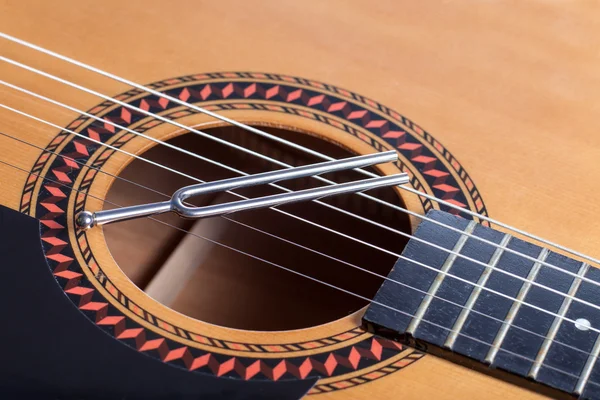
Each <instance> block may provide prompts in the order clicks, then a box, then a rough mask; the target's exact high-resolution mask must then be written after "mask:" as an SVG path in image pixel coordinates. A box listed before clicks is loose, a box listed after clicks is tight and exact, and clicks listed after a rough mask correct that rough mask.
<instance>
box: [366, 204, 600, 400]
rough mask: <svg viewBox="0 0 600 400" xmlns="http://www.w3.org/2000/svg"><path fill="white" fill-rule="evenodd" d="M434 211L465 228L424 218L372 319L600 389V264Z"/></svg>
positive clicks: (521, 370) (497, 364) (542, 379)
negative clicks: (553, 250) (596, 266)
mask: <svg viewBox="0 0 600 400" xmlns="http://www.w3.org/2000/svg"><path fill="white" fill-rule="evenodd" d="M427 217H428V218H430V219H432V220H435V221H438V222H440V223H442V224H444V225H449V226H451V227H453V228H455V229H457V230H459V231H460V232H458V231H453V230H450V229H448V228H445V227H443V226H440V225H439V224H436V223H434V222H431V221H427V220H425V221H423V222H422V223H421V224H420V225H419V226H418V228H417V230H416V232H415V237H416V239H414V238H413V239H411V240H410V241H409V243H408V244H407V246H406V247H405V249H404V251H403V253H402V257H401V258H400V259H399V260H398V261H397V263H396V265H395V266H394V268H393V270H392V271H391V272H390V274H389V276H388V278H389V279H388V280H386V281H385V282H384V284H383V285H382V287H381V288H380V289H379V291H378V292H377V295H376V296H375V299H374V302H373V303H372V304H371V305H370V306H369V308H368V310H367V312H366V314H365V316H364V319H363V321H364V323H365V325H366V326H367V327H368V328H369V329H371V330H374V331H375V332H376V333H379V334H382V335H388V336H389V335H391V336H394V337H396V338H402V337H404V338H406V339H407V340H408V339H412V340H415V339H416V341H417V342H421V343H425V344H431V345H435V346H437V347H440V348H442V349H447V350H451V351H452V352H455V353H457V354H459V355H461V356H465V357H468V358H471V359H474V360H477V361H479V362H481V363H484V364H487V365H489V366H490V367H492V368H497V369H501V370H505V371H509V372H511V373H514V374H516V375H519V376H521V377H526V378H530V379H532V380H534V381H536V382H539V383H542V384H545V385H548V386H550V387H553V388H556V389H559V390H562V391H564V392H567V393H570V394H575V395H580V396H581V397H582V398H593V399H600V364H599V363H597V362H596V361H597V358H598V356H599V354H600V336H599V334H598V330H600V269H596V268H593V267H590V266H589V265H588V264H585V263H582V262H580V261H576V260H573V259H571V258H568V257H565V256H563V255H560V254H557V253H555V252H552V251H549V250H548V249H545V248H542V247H539V246H536V245H534V244H532V243H528V242H525V241H523V240H521V239H518V238H516V237H513V236H511V235H509V234H505V233H502V232H499V231H497V230H494V229H491V228H488V227H485V226H482V225H480V224H477V223H475V222H474V221H469V220H466V219H463V218H459V217H456V216H454V215H451V214H448V213H445V212H441V211H431V212H429V213H428V214H427ZM470 235H473V236H476V237H480V238H483V239H485V240H486V241H488V242H491V243H494V245H492V244H490V243H486V242H483V241H481V240H478V239H477V238H473V237H469V236H470ZM432 244H433V245H434V246H432ZM435 246H438V247H435ZM503 247H504V248H505V249H503ZM445 249H446V250H445ZM507 249H510V250H507ZM447 250H451V252H449V251H447ZM511 250H512V251H511ZM453 253H457V254H460V256H458V255H457V254H453ZM516 253H521V254H522V255H520V254H516ZM523 255H525V256H527V257H524V256H523ZM551 266H553V267H554V268H553V267H551ZM573 321H576V323H574V322H573ZM597 364H599V365H597Z"/></svg>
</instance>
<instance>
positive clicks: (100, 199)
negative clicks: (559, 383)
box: [0, 160, 600, 388]
mask: <svg viewBox="0 0 600 400" xmlns="http://www.w3.org/2000/svg"><path fill="white" fill-rule="evenodd" d="M0 163H2V164H5V165H8V166H9V167H12V168H15V169H17V170H20V171H22V172H24V173H26V174H30V175H34V176H37V177H39V178H41V179H42V180H46V181H49V182H52V183H54V184H57V185H60V186H62V187H66V188H68V189H70V190H71V191H72V192H76V193H82V194H85V195H86V196H89V197H91V198H95V199H97V200H99V201H105V202H107V203H109V204H111V205H113V206H116V207H120V205H119V204H117V203H114V202H111V201H108V200H105V199H102V198H100V197H98V196H94V195H91V194H88V193H86V192H83V191H81V190H78V189H74V188H73V187H72V186H69V185H67V184H64V183H62V182H59V181H56V180H53V179H51V178H47V177H42V176H41V175H39V174H36V173H33V172H30V171H27V170H26V169H24V168H21V167H18V166H16V165H12V164H10V163H8V162H5V161H2V160H0ZM147 218H148V219H150V220H152V221H155V222H158V223H160V224H162V225H165V226H167V227H170V228H173V229H176V230H179V231H181V232H183V233H185V234H190V235H192V236H195V237H197V238H199V239H204V240H206V241H209V242H211V243H213V244H215V245H217V246H221V247H224V248H226V249H229V250H231V251H234V252H237V253H239V254H242V255H245V256H247V257H250V258H252V259H255V260H258V261H261V262H264V263H266V264H269V265H272V266H274V267H276V268H279V269H282V270H284V271H287V272H291V273H293V274H295V275H298V276H301V277H303V278H306V279H309V280H312V281H314V282H316V283H318V284H322V285H325V286H328V287H330V288H332V289H335V290H338V291H341V292H343V293H346V294H349V295H351V296H354V297H357V298H359V299H362V300H364V301H367V302H369V303H373V304H377V305H379V306H381V307H384V308H387V309H390V310H391V311H394V312H398V313H400V314H403V315H406V316H407V317H409V318H413V317H414V316H415V315H413V314H410V313H408V312H405V311H402V310H399V309H396V308H394V307H391V306H389V305H387V304H384V303H381V302H378V301H376V300H373V299H369V298H368V297H365V296H362V295H360V294H357V293H354V292H352V291H350V290H347V289H344V288H341V287H339V286H335V285H333V284H330V283H328V282H325V281H322V280H319V279H317V278H314V277H312V276H310V275H306V274H303V273H301V272H298V271H295V270H293V269H291V268H287V267H284V266H282V265H280V264H277V263H275V262H272V261H269V260H265V259H263V258H261V257H258V256H255V255H253V254H250V253H248V252H245V251H243V250H240V249H236V248H234V247H231V246H228V245H226V244H224V243H220V242H218V241H216V240H213V239H209V238H207V237H204V236H202V235H199V234H196V233H195V232H190V231H187V230H185V229H183V228H179V227H177V226H174V225H171V224H169V223H167V222H164V221H161V220H159V219H156V218H153V217H147ZM413 289H414V288H413ZM421 322H424V323H427V324H429V325H433V326H435V327H438V328H440V329H443V330H446V331H448V332H449V333H456V335H457V336H463V337H464V338H466V339H469V340H472V341H475V342H477V343H481V344H484V345H487V346H489V347H490V348H492V347H493V343H488V342H486V341H484V340H481V339H477V338H474V337H472V336H470V335H467V334H465V333H461V332H460V331H456V330H454V329H452V328H447V327H444V326H442V325H440V324H437V323H435V322H431V321H429V320H427V319H425V318H423V319H421ZM508 325H509V326H511V327H515V328H518V326H516V325H513V324H508ZM523 330H525V329H523ZM531 333H534V332H531ZM552 342H554V343H559V344H560V342H557V341H555V340H552ZM568 347H571V346H568ZM498 351H503V352H506V353H508V354H510V355H512V356H516V357H518V358H521V359H524V360H526V361H533V362H535V359H532V358H529V357H526V356H523V355H521V354H518V353H515V352H512V351H510V350H506V349H503V348H501V347H499V348H498ZM580 351H581V352H583V353H584V354H586V355H588V357H590V356H591V357H592V358H595V359H596V360H597V359H598V356H594V355H592V354H591V353H587V352H585V351H582V350H580ZM541 366H543V367H546V368H548V369H551V370H554V371H557V372H559V373H561V374H564V375H567V376H571V377H573V378H576V379H578V380H579V379H581V376H577V375H575V374H573V373H570V372H567V371H564V370H562V369H560V368H557V367H553V366H551V365H548V364H545V363H544V362H542V363H541ZM590 383H591V384H593V385H597V386H600V383H597V382H595V381H592V380H590V379H588V380H587V382H586V384H590ZM584 388H585V386H584Z"/></svg>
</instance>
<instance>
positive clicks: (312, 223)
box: [0, 104, 600, 333]
mask: <svg viewBox="0 0 600 400" xmlns="http://www.w3.org/2000/svg"><path fill="white" fill-rule="evenodd" d="M0 107H1V108H4V109H7V110H10V111H13V112H15V113H17V114H20V115H23V116H26V117H29V118H31V119H33V120H36V121H38V122H42V123H45V124H47V125H50V126H52V127H55V128H57V129H62V130H64V131H66V132H69V133H71V134H74V135H77V136H80V137H83V138H85V139H87V140H91V141H93V142H95V143H98V144H100V145H103V143H102V142H99V141H96V140H94V139H91V138H88V137H87V136H85V135H82V134H81V133H77V132H75V131H72V130H69V129H65V128H61V127H60V126H58V125H56V124H53V123H51V122H48V121H45V120H43V119H41V118H38V117H35V116H32V115H30V114H27V113H24V112H22V111H19V110H16V109H14V108H11V107H8V106H6V105H4V104H0ZM107 146H108V147H109V148H111V149H113V150H117V148H115V147H114V146H110V145H107ZM117 151H119V150H117ZM120 151H121V152H123V153H125V154H127V155H129V156H131V157H134V158H137V159H139V160H142V161H146V162H149V163H150V164H152V165H155V166H158V167H161V168H166V167H164V166H162V165H161V164H159V163H155V162H153V161H150V160H147V159H145V158H143V157H140V156H134V155H133V154H131V153H128V152H126V151H123V150H120ZM166 169H167V170H169V171H170V172H173V173H176V174H179V175H182V176H185V177H187V178H189V179H192V180H195V181H196V182H200V183H203V182H204V181H202V180H200V179H198V178H195V177H192V176H190V175H187V174H184V173H181V172H179V171H177V170H174V169H171V168H166ZM286 190H287V189H286ZM227 192H228V193H231V194H234V195H236V196H238V197H243V196H241V195H239V194H237V193H235V192H231V191H227ZM325 204H326V203H325ZM271 208H272V209H274V210H275V211H278V212H282V213H284V214H286V215H290V216H291V217H293V218H297V219H301V220H302V221H303V222H306V223H309V224H311V225H313V226H315V227H319V228H323V229H325V230H327V231H330V232H332V233H335V234H337V235H340V236H342V237H345V238H348V239H350V240H353V241H356V242H359V243H361V244H365V245H367V246H369V247H372V248H375V249H377V250H381V251H383V252H386V253H388V254H390V255H393V256H395V257H397V258H400V259H404V260H406V261H409V262H411V263H414V264H417V265H420V266H422V267H425V268H429V269H434V270H435V271H437V272H439V273H442V274H447V272H444V271H439V270H437V269H435V268H432V267H430V266H426V265H424V264H421V263H419V262H417V261H415V260H412V259H410V258H407V257H405V256H403V255H401V254H397V253H395V252H392V251H390V250H387V249H383V248H381V247H378V246H375V245H373V244H371V243H368V242H365V241H362V240H360V239H358V238H355V237H353V236H350V235H347V234H344V233H342V232H339V231H336V230H333V229H331V228H328V227H325V226H323V225H319V224H317V223H315V222H312V221H309V220H306V219H303V218H300V217H296V216H295V215H293V214H289V213H287V212H285V211H282V210H280V209H277V208H273V207H271ZM339 210H340V211H341V212H342V213H348V214H351V215H354V216H355V217H356V218H357V219H361V220H363V219H364V220H365V222H371V223H373V224H374V225H376V226H381V227H383V228H386V226H385V225H383V224H379V223H377V222H374V221H370V220H368V219H366V218H364V217H361V216H358V215H356V214H352V213H349V212H348V211H346V210H343V209H339ZM459 232H460V231H459ZM398 233H400V234H401V235H403V236H405V237H407V238H409V239H412V240H415V241H418V242H421V243H424V244H426V245H429V246H431V247H434V248H436V249H438V250H441V251H444V252H447V253H449V254H453V255H455V256H457V257H460V258H463V259H465V260H468V261H471V262H473V263H476V264H479V265H482V266H484V267H486V268H491V269H492V270H493V271H497V272H498V273H502V274H504V275H507V276H510V277H513V278H515V279H518V280H520V281H523V282H526V283H529V284H531V285H534V286H537V287H540V288H542V289H544V290H547V291H550V292H553V293H555V294H558V295H559V296H561V297H562V298H569V299H571V300H572V301H575V302H579V303H582V304H585V305H587V306H590V307H592V308H595V309H598V310H600V306H597V305H595V304H593V303H590V302H588V301H585V300H582V299H578V298H576V297H574V296H571V295H569V294H568V293H562V292H560V291H558V290H556V289H553V288H550V287H548V286H545V285H543V284H540V283H538V282H535V281H533V280H530V279H527V278H526V277H521V276H519V275H516V274H514V273H511V272H509V271H505V270H502V269H499V268H497V267H494V266H492V267H490V265H488V264H486V263H484V262H482V261H479V260H475V259H474V258H471V257H468V256H465V255H463V254H460V253H458V252H456V251H454V250H451V249H446V248H444V247H441V246H439V245H436V244H434V243H430V242H428V241H426V240H423V239H421V238H418V237H416V236H414V235H411V234H408V233H405V232H402V231H398ZM464 235H465V236H469V234H468V233H466V232H465V233H464ZM470 237H477V236H470ZM495 247H499V246H495ZM536 262H538V263H540V264H542V263H541V261H536ZM555 268H558V267H555ZM559 270H560V269H559ZM560 271H561V272H562V270H560ZM565 272H567V271H565ZM574 275H575V277H576V279H581V280H586V279H587V280H589V281H590V282H592V284H594V285H596V286H600V284H598V283H596V282H594V281H591V280H590V279H589V278H585V277H580V276H578V275H576V274H574ZM454 278H455V279H458V280H464V279H462V278H459V277H454ZM464 281H465V282H467V283H470V284H472V283H471V282H470V281H468V280H464ZM488 291H490V290H489V289H488ZM495 294H498V295H500V296H506V295H503V294H501V293H500V292H495ZM520 303H521V304H526V305H527V306H529V307H532V308H535V309H537V310H538V311H541V312H544V313H547V314H553V313H551V312H550V311H548V310H545V309H543V308H540V307H536V306H533V305H530V304H528V303H525V302H522V301H520ZM567 320H568V319H567ZM569 321H571V320H569ZM573 322H574V321H573ZM598 332H599V333H600V331H598Z"/></svg>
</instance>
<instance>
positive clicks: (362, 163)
mask: <svg viewBox="0 0 600 400" xmlns="http://www.w3.org/2000/svg"><path fill="white" fill-rule="evenodd" d="M397 159H398V154H397V153H396V152H395V151H393V150H391V151H386V152H381V153H375V154H368V155H364V156H357V157H349V158H345V159H341V160H333V161H326V162H322V163H317V164H311V165H306V166H302V167H295V168H286V169H281V170H276V171H270V172H264V173H260V174H254V175H246V176H240V177H235V178H230V179H223V180H219V181H213V182H205V183H199V184H195V185H190V186H185V187H183V188H181V189H179V190H177V191H176V192H175V193H173V196H172V197H171V199H170V200H167V201H161V202H157V203H148V204H141V205H135V206H128V207H120V208H115V209H111V210H102V211H96V212H90V211H82V212H81V213H79V214H78V215H77V217H76V218H75V223H76V224H77V226H78V227H79V228H81V229H89V228H92V227H94V226H100V225H105V224H111V223H114V222H119V221H127V220H131V219H136V218H142V217H149V216H153V215H157V214H163V213H167V212H174V213H176V214H178V215H179V216H180V217H182V218H188V219H199V218H206V217H213V216H219V215H225V214H230V213H235V212H239V211H246V210H254V209H259V208H267V207H274V206H278V205H282V204H287V203H296V202H301V201H308V200H315V199H320V198H323V197H329V196H336V195H340V194H344V193H357V192H364V191H366V190H370V189H374V188H378V187H385V186H396V185H401V184H404V183H407V182H408V181H409V178H408V175H407V174H405V173H401V174H395V175H388V176H381V177H376V178H371V179H363V180H358V181H353V182H348V183H342V184H335V185H329V186H321V187H316V188H312V189H305V190H299V191H295V192H288V193H281V194H275V195H270V196H264V197H257V198H251V199H245V200H237V201H232V202H228V203H222V204H214V205H208V206H203V207H193V206H188V205H186V204H184V201H185V200H186V199H189V198H192V197H196V196H200V195H203V194H209V193H216V192H224V191H229V190H233V189H238V188H242V187H250V186H257V185H262V184H271V183H275V182H279V181H283V180H289V179H295V178H303V177H307V176H318V175H321V174H325V173H328V172H335V171H342V170H347V169H356V168H361V167H366V166H369V165H374V164H381V163H385V162H393V161H396V160H397Z"/></svg>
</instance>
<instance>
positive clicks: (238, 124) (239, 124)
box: [7, 84, 597, 350]
mask: <svg viewBox="0 0 600 400" xmlns="http://www.w3.org/2000/svg"><path fill="white" fill-rule="evenodd" d="M7 86H10V87H13V88H14V89H17V90H18V88H16V87H15V86H13V85H10V84H7ZM148 91H151V90H150V89H148ZM157 94H158V95H160V96H161V97H166V98H169V97H170V96H166V95H163V94H161V93H160V92H157ZM109 100H112V99H109ZM183 104H185V105H187V106H189V107H190V108H194V107H195V106H192V105H188V104H187V103H184V102H183ZM67 107H68V106H67ZM207 113H209V114H210V115H212V113H210V112H207ZM83 114H86V113H83ZM214 116H215V117H216V118H219V117H220V116H218V115H216V114H215V115H214ZM223 118H225V117H223ZM223 118H220V119H223ZM96 119H98V118H96ZM102 121H103V122H109V121H104V120H102ZM167 122H169V121H167ZM113 125H114V124H113ZM234 125H236V126H241V127H245V126H244V125H243V124H241V123H236V124H234ZM58 128H59V129H61V128H60V127H58ZM248 128H251V129H249V130H251V131H253V130H254V128H252V127H248ZM123 129H125V128H123ZM134 133H135V134H138V135H141V134H140V133H138V132H134ZM263 133H264V132H263ZM264 134H266V133H264ZM266 135H269V134H266ZM141 136H145V135H141ZM86 139H88V140H90V139H89V138H87V137H86ZM277 139H278V138H277ZM150 140H152V139H150ZM230 145H231V144H230ZM296 146H297V145H295V144H294V146H293V147H296ZM36 147H37V146H36ZM299 147H302V146H299ZM302 149H303V150H309V149H305V148H302ZM181 150H182V151H183V149H181ZM308 152H313V151H312V150H310V151H308ZM313 153H315V152H313ZM317 154H318V153H317ZM193 155H194V156H197V155H195V154H193ZM321 156H322V155H321ZM322 158H323V157H322ZM361 172H365V171H361ZM130 183H133V184H136V183H135V182H130ZM332 183H333V182H332ZM136 185H138V186H140V185H139V184H136ZM147 189H149V190H152V189H150V188H147ZM153 191H154V190H153ZM411 191H413V193H415V194H417V195H425V196H424V197H427V196H428V195H426V194H424V193H421V192H418V191H416V190H414V189H411ZM163 195H164V194H163ZM432 199H433V200H434V201H438V202H440V203H445V202H444V201H443V200H440V199H436V198H435V197H433V198H432ZM376 200H378V199H376ZM448 204H449V206H453V207H454V208H457V209H459V210H461V211H468V210H463V209H462V208H460V207H456V206H454V205H451V204H450V203H448ZM403 210H404V209H403ZM404 211H406V212H408V213H411V214H414V215H415V216H417V217H422V216H420V215H419V214H416V213H412V212H410V211H408V210H404ZM469 214H471V215H473V216H478V217H482V219H487V218H486V217H483V216H481V215H479V214H476V213H469ZM425 219H427V218H425ZM232 221H234V220H232ZM492 221H493V220H492ZM234 222H236V221H234ZM431 222H434V223H438V224H439V225H442V226H446V227H447V228H450V229H452V230H456V231H458V232H460V233H462V232H461V231H460V230H457V229H456V228H453V227H450V226H447V225H445V224H440V223H439V222H437V221H434V220H431ZM243 225H245V224H243ZM499 225H501V226H504V225H503V224H499ZM245 226H247V225H245ZM247 227H248V228H251V229H254V228H253V227H251V226H247ZM382 227H384V228H386V227H385V226H382ZM507 227H508V229H512V230H513V231H515V232H519V233H520V231H519V230H517V229H515V228H512V227H510V226H507ZM263 233H266V234H268V235H270V236H274V235H272V234H269V233H267V232H263ZM399 233H400V232H399ZM469 236H470V235H469ZM525 236H529V237H531V236H530V235H529V234H526V233H525ZM473 237H475V238H477V239H480V238H479V237H476V236H473ZM532 238H533V239H535V240H539V241H541V242H545V241H544V240H541V239H539V238H535V237H532ZM415 239H418V238H415ZM283 240H285V239H283ZM483 241H486V240H485V239H484V240H483ZM489 243H490V244H492V245H494V246H495V247H500V248H502V249H503V250H508V251H511V252H514V251H512V249H507V248H505V247H502V246H497V245H496V244H495V243H493V242H489ZM545 243H548V244H550V245H552V246H555V247H557V248H562V247H561V246H557V245H555V244H553V243H551V242H545ZM308 250H311V251H314V250H312V249H308ZM441 250H447V249H444V248H441ZM566 251H568V252H570V253H572V254H576V255H579V254H577V253H576V252H573V251H571V250H569V249H566ZM515 253H516V254H520V255H522V256H524V258H528V256H526V255H523V254H521V253H518V252H515ZM321 254H322V253H321ZM322 255H323V254H322ZM456 255H458V256H461V255H460V254H456ZM325 256H327V255H325ZM327 257H330V256H327ZM330 258H331V257H330ZM583 258H586V259H590V260H592V261H596V260H594V259H592V258H589V257H587V256H585V255H583ZM467 259H468V258H467ZM338 261H341V260H338ZM409 261H412V260H409ZM471 261H475V262H476V260H471ZM342 262H343V261H342ZM344 263H345V262H344ZM346 264H348V263H346ZM548 266H550V267H555V268H557V269H558V267H556V266H552V265H548ZM358 268H360V267H358ZM558 270H559V271H561V272H567V271H564V270H562V269H558ZM367 271H368V270H367ZM436 271H437V270H436ZM368 272H370V271H368ZM450 276H452V275H450ZM573 276H575V277H576V278H578V279H582V277H579V276H577V275H576V274H573ZM383 278H384V279H385V277H383ZM582 280H586V279H585V278H583V279H582ZM590 282H591V283H593V284H597V283H596V282H594V281H591V280H590ZM397 283H400V282H397ZM467 283H472V282H468V281H467ZM532 283H533V284H535V283H534V282H532ZM540 286H541V285H540ZM542 287H543V286H542ZM412 289H414V288H412ZM483 289H485V288H483ZM548 289H549V288H548ZM415 290H416V289H415ZM558 294H560V295H564V294H562V293H560V292H558ZM434 297H435V296H434ZM574 300H576V301H577V300H578V299H574ZM584 303H587V302H584ZM587 304H588V305H590V306H594V305H593V304H591V303H587ZM473 311H474V310H473ZM541 311H545V310H541ZM488 317H489V316H488ZM567 320H568V319H567ZM573 322H574V321H573ZM517 328H518V327H517ZM540 336H541V335H540ZM567 346H568V345H567ZM574 349H576V348H574ZM576 350H578V349H576Z"/></svg>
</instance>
